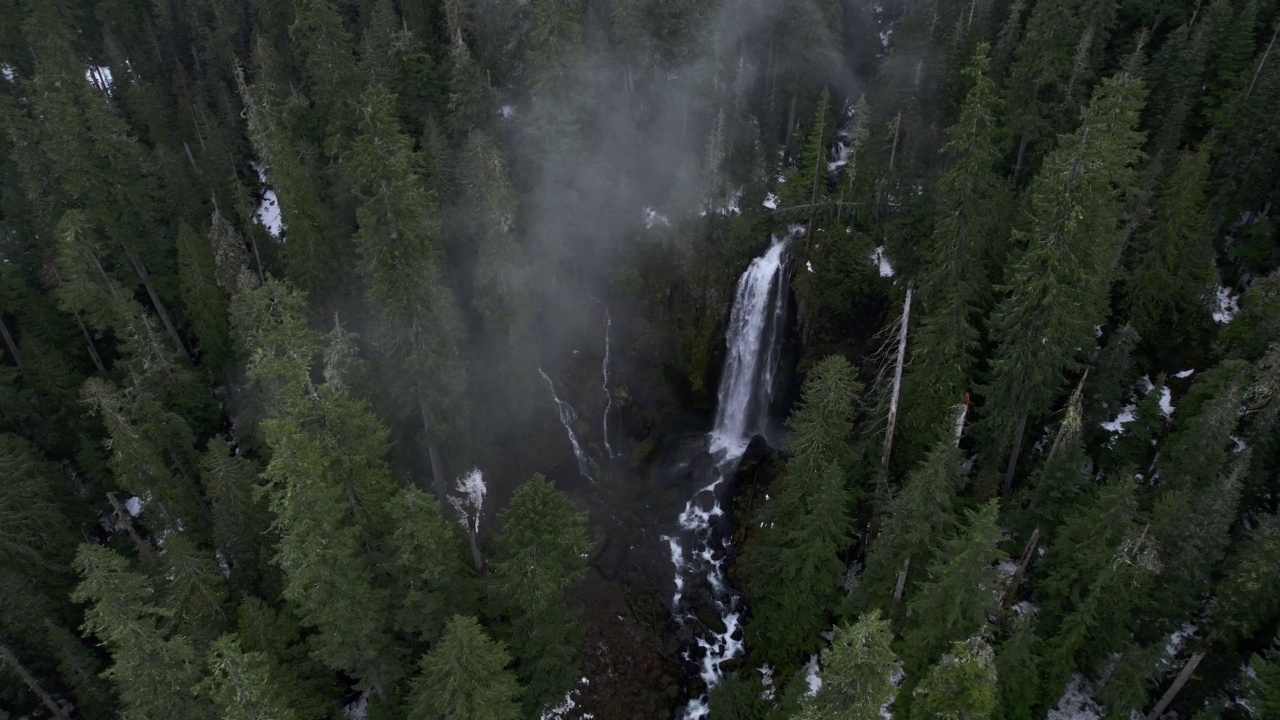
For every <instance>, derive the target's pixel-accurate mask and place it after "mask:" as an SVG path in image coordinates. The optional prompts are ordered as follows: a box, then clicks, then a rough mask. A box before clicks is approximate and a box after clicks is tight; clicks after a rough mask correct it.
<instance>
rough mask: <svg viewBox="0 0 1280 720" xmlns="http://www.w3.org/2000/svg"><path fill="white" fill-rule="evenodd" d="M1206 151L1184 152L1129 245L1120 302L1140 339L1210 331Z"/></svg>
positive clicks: (1211, 286) (1211, 267) (1211, 270)
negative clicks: (1143, 226) (1147, 222)
mask: <svg viewBox="0 0 1280 720" xmlns="http://www.w3.org/2000/svg"><path fill="white" fill-rule="evenodd" d="M1208 174H1209V154H1208V152H1206V151H1205V150H1204V149H1203V148H1202V149H1200V150H1199V151H1197V152H1194V153H1189V152H1188V153H1183V154H1182V155H1181V157H1179V159H1178V164H1177V165H1176V166H1175V167H1174V170H1173V172H1172V173H1171V174H1170V175H1169V177H1168V179H1167V180H1166V181H1165V183H1164V187H1163V188H1162V190H1161V193H1160V197H1159V198H1158V199H1157V201H1156V207H1155V215H1154V217H1153V218H1152V222H1151V224H1150V226H1149V227H1147V228H1146V229H1145V230H1144V231H1143V232H1139V233H1138V235H1137V238H1136V240H1135V242H1134V244H1133V250H1132V252H1133V255H1132V258H1131V260H1130V263H1129V264H1130V269H1129V271H1128V277H1127V278H1126V279H1125V281H1124V285H1123V288H1124V301H1123V305H1122V306H1123V307H1124V308H1125V310H1126V312H1127V314H1128V316H1129V322H1131V323H1132V324H1133V327H1134V329H1135V330H1137V332H1138V334H1139V335H1141V336H1142V337H1144V338H1152V339H1154V338H1162V337H1168V336H1169V335H1171V334H1174V333H1176V334H1177V335H1178V336H1180V337H1183V338H1186V339H1187V340H1191V341H1194V339H1195V338H1196V337H1200V336H1202V334H1203V333H1206V332H1208V329H1209V308H1210V303H1211V297H1212V293H1213V289H1214V284H1215V280H1216V277H1215V276H1216V273H1215V270H1214V250H1213V242H1212V238H1211V236H1210V235H1209V226H1208V222H1207V217H1206V213H1205V203H1206V198H1205V190H1204V186H1205V183H1206V181H1207V179H1208Z"/></svg>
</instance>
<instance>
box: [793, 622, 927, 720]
mask: <svg viewBox="0 0 1280 720" xmlns="http://www.w3.org/2000/svg"><path fill="white" fill-rule="evenodd" d="M892 640H893V633H892V632H891V631H890V629H889V621H888V620H885V619H882V618H881V617H880V613H879V611H872V612H871V613H869V614H867V615H864V616H862V617H861V618H859V619H858V622H856V623H854V624H853V625H847V624H846V625H840V626H837V627H836V629H835V638H834V639H833V640H832V643H831V647H830V648H828V649H826V650H824V651H823V652H822V672H821V673H820V675H819V676H820V677H821V678H822V687H820V688H819V689H818V692H817V693H815V694H813V695H810V696H807V697H805V698H804V700H803V701H802V709H801V711H800V714H799V715H797V716H796V717H797V718H798V720H875V719H876V718H879V717H881V715H880V709H881V708H882V707H884V706H886V705H888V704H889V703H891V702H893V698H894V695H895V694H896V693H897V687H896V682H897V678H898V677H899V676H900V675H901V672H902V664H901V663H899V662H898V658H897V656H896V655H895V654H894V652H893V649H892V648H891V647H890V644H891V641H892Z"/></svg>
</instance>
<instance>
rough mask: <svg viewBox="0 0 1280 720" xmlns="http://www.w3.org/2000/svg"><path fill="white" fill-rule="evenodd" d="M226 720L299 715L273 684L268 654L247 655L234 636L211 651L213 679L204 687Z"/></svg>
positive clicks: (292, 719)
mask: <svg viewBox="0 0 1280 720" xmlns="http://www.w3.org/2000/svg"><path fill="white" fill-rule="evenodd" d="M201 689H202V691H203V692H204V693H205V694H206V695H208V696H209V698H210V699H211V700H212V701H213V703H214V705H215V706H216V707H217V708H218V710H219V712H220V713H221V717H222V718H223V720H295V719H296V718H298V717H299V715H298V714H297V713H296V712H295V710H294V708H292V707H291V706H289V705H288V704H287V702H286V701H285V699H284V698H283V697H281V696H280V695H279V693H278V692H277V691H276V689H275V687H274V686H273V683H272V677H271V672H270V661H269V660H268V659H267V656H266V654H264V653H260V652H245V651H244V650H242V649H241V647H240V640H239V638H237V637H236V636H235V635H234V634H231V635H223V636H222V637H220V638H218V639H217V640H216V641H215V642H214V643H213V645H212V646H210V648H209V675H208V677H207V678H206V679H205V681H204V682H203V683H202V686H201Z"/></svg>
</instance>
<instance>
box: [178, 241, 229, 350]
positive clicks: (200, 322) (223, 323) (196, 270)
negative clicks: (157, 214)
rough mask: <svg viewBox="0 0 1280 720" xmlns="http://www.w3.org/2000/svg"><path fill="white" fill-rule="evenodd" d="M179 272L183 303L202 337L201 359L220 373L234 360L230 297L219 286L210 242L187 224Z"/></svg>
mask: <svg viewBox="0 0 1280 720" xmlns="http://www.w3.org/2000/svg"><path fill="white" fill-rule="evenodd" d="M178 273H179V278H180V280H181V282H182V300H183V304H184V305H185V306H186V308H187V313H188V315H190V320H191V327H192V329H193V330H194V331H195V333H196V337H197V338H199V339H200V351H201V362H202V364H204V365H207V366H208V367H209V368H210V369H211V370H212V371H213V372H214V373H218V372H220V371H221V370H222V369H223V368H225V367H226V366H227V364H228V363H229V362H230V361H231V359H232V356H231V338H230V330H229V329H228V327H227V309H228V303H227V296H226V295H225V294H224V293H223V291H222V290H221V289H220V288H218V286H217V281H216V279H215V276H214V264H213V256H212V254H211V252H210V248H209V245H208V243H206V242H205V239H204V238H202V237H200V236H199V235H197V234H196V233H195V231H194V230H192V229H191V227H190V226H188V225H186V224H183V225H182V226H181V228H180V229H179V230H178Z"/></svg>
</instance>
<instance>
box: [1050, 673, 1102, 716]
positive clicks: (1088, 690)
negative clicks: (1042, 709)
mask: <svg viewBox="0 0 1280 720" xmlns="http://www.w3.org/2000/svg"><path fill="white" fill-rule="evenodd" d="M1104 714H1105V713H1104V712H1103V711H1102V707H1101V706H1099V705H1098V702H1097V701H1096V700H1094V699H1093V686H1092V685H1090V684H1089V682H1088V681H1087V680H1085V679H1084V676H1083V675H1081V674H1080V673H1073V674H1072V675H1071V682H1070V683H1068V684H1067V689H1066V691H1065V692H1063V693H1062V697H1061V698H1059V699H1058V706H1057V707H1056V708H1054V709H1052V710H1050V711H1049V714H1048V715H1046V716H1045V718H1044V720H1102V716H1103V715H1104Z"/></svg>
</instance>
